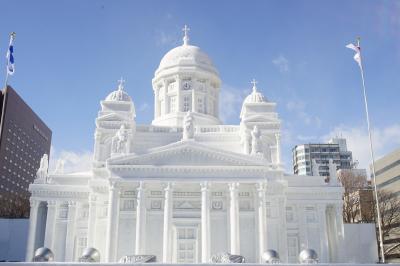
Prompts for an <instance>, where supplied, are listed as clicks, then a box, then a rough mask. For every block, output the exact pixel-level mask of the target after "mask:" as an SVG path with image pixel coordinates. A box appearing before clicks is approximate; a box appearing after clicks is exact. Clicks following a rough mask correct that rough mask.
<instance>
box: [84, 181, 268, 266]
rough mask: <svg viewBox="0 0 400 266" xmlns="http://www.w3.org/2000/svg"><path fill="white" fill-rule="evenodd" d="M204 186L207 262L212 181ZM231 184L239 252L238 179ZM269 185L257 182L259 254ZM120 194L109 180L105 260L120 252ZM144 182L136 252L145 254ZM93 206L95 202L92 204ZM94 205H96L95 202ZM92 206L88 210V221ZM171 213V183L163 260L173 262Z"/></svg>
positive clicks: (234, 242)
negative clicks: (118, 250) (267, 186)
mask: <svg viewBox="0 0 400 266" xmlns="http://www.w3.org/2000/svg"><path fill="white" fill-rule="evenodd" d="M200 187H201V250H202V253H201V262H202V263H206V262H209V260H210V255H211V254H210V246H211V238H210V205H211V204H210V186H209V183H207V182H203V183H201V184H200ZM228 188H229V199H230V208H229V225H230V253H231V254H236V255H239V254H240V225H239V217H240V216H239V194H238V188H239V183H230V184H228ZM265 189H266V185H265V183H260V184H258V185H257V192H258V193H257V199H258V200H257V202H258V207H257V208H258V226H259V228H258V231H259V235H260V237H259V254H260V256H261V254H262V253H263V252H264V251H265V250H266V248H267V244H266V234H267V229H266V227H267V226H266V224H267V222H266V210H265V204H266V197H265V192H266V190H265ZM119 194H120V188H119V187H118V186H117V184H116V183H114V182H112V183H111V184H110V192H109V201H108V221H107V238H106V256H105V260H106V262H113V261H115V260H116V252H117V242H118V239H117V233H116V232H118V217H119V215H118V213H117V212H118V210H119V198H120V197H119ZM145 200H146V197H145V186H144V183H143V182H140V184H139V187H138V188H137V208H136V239H135V254H136V255H144V254H145V252H146V251H145V246H146V243H145V241H146V239H145V234H146V229H145V225H146V203H145ZM91 206H93V203H92V205H91ZM93 207H94V206H93ZM92 211H93V210H91V211H90V212H89V221H90V220H91V217H92V216H93V215H91V213H92ZM172 213H173V184H172V183H168V184H167V186H166V187H165V189H164V221H163V255H162V262H163V263H170V262H172V218H173V216H172ZM93 225H95V223H94V222H89V241H88V242H89V245H90V244H93V240H92V237H90V234H92V235H93V232H94V229H93V228H91V227H92V226H93Z"/></svg>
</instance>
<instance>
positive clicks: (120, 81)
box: [118, 77, 125, 90]
mask: <svg viewBox="0 0 400 266" xmlns="http://www.w3.org/2000/svg"><path fill="white" fill-rule="evenodd" d="M124 84H125V80H124V79H123V78H122V77H121V78H120V79H119V80H118V90H123V89H124Z"/></svg>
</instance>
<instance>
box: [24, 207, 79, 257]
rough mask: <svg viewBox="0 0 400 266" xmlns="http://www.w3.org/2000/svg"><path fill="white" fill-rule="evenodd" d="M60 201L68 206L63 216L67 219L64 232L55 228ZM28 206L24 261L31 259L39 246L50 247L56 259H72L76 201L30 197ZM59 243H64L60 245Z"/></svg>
mask: <svg viewBox="0 0 400 266" xmlns="http://www.w3.org/2000/svg"><path fill="white" fill-rule="evenodd" d="M61 203H62V204H67V208H68V209H67V210H66V211H67V214H68V215H67V217H65V218H66V219H67V220H66V231H65V233H64V234H60V232H58V231H57V230H56V225H57V220H58V211H59V207H60V204H61ZM30 207H31V208H30V216H29V234H28V241H27V250H26V261H31V260H32V258H33V255H34V252H35V250H36V249H37V248H39V247H41V246H45V247H47V248H50V249H51V250H52V251H53V252H54V254H55V256H56V257H55V259H56V260H57V261H73V260H74V247H75V230H76V220H77V219H76V213H77V207H78V206H77V202H76V201H68V202H57V201H55V200H47V201H43V200H39V199H31V201H30ZM44 217H45V219H44ZM60 241H61V242H60ZM59 243H64V244H63V245H60V244H59Z"/></svg>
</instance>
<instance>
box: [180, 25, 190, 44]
mask: <svg viewBox="0 0 400 266" xmlns="http://www.w3.org/2000/svg"><path fill="white" fill-rule="evenodd" d="M182 31H183V33H184V36H183V45H188V43H189V35H188V32H189V31H190V28H189V27H188V26H187V25H186V24H185V27H183V29H182Z"/></svg>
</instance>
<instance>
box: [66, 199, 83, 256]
mask: <svg viewBox="0 0 400 266" xmlns="http://www.w3.org/2000/svg"><path fill="white" fill-rule="evenodd" d="M75 227H76V202H75V201H69V202H68V220H67V235H66V238H65V261H74V249H75V229H76V228H75ZM79 255H80V254H79Z"/></svg>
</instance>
